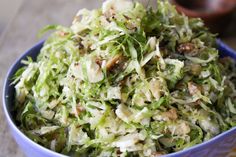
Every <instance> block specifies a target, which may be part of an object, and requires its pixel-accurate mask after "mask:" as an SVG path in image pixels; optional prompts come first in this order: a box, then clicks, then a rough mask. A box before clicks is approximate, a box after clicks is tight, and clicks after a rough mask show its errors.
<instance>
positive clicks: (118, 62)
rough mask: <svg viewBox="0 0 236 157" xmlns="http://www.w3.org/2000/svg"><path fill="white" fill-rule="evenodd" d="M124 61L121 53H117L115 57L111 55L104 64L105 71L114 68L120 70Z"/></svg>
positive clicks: (113, 69)
mask: <svg viewBox="0 0 236 157" xmlns="http://www.w3.org/2000/svg"><path fill="white" fill-rule="evenodd" d="M124 61H125V58H124V57H123V56H122V55H121V54H118V55H116V56H115V57H113V58H112V59H111V60H109V61H108V62H107V64H106V69H107V71H110V72H112V71H115V70H117V69H118V70H120V69H123V67H124V65H125V64H123V63H124Z"/></svg>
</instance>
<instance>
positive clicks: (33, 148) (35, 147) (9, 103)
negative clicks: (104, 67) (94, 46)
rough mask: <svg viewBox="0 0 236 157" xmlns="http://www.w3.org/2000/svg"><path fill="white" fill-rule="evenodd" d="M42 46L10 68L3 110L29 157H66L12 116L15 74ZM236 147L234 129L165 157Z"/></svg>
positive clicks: (221, 156) (224, 51) (217, 156)
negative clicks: (32, 136)
mask: <svg viewBox="0 0 236 157" xmlns="http://www.w3.org/2000/svg"><path fill="white" fill-rule="evenodd" d="M217 43H218V49H219V50H220V54H221V55H222V56H230V57H232V58H234V59H235V60H236V52H235V51H233V50H232V49H231V48H229V47H228V46H227V45H225V44H224V43H223V42H221V41H220V40H218V41H217ZM42 46H43V42H40V43H38V44H37V45H35V46H34V47H33V48H31V49H30V50H28V51H26V52H25V53H24V54H23V55H22V56H21V57H20V58H19V59H18V60H17V61H16V62H15V63H14V64H13V66H12V67H11V68H10V70H9V72H8V74H7V77H6V80H5V83H4V89H3V108H4V112H5V115H6V119H7V121H8V124H9V126H10V130H11V133H12V135H13V137H14V138H15V140H16V142H17V143H18V145H19V146H20V147H21V149H22V150H23V151H24V153H25V154H26V155H27V156H28V157H66V156H65V155H62V154H58V153H56V152H53V151H51V150H49V149H47V148H44V147H43V146H40V145H39V144H37V143H35V142H33V141H32V140H31V139H29V138H28V137H27V136H26V135H24V134H23V133H22V132H21V131H20V130H19V129H18V128H17V126H16V124H15V122H14V119H13V116H12V115H13V114H14V113H13V112H12V109H13V108H14V107H13V106H14V94H15V89H14V86H13V85H11V82H12V80H11V78H12V77H13V75H14V74H15V72H16V71H17V70H18V69H19V68H20V67H22V66H23V64H22V63H21V60H22V59H26V57H27V56H31V57H32V58H33V59H36V57H37V55H38V54H39V52H40V49H41V48H42ZM235 147H236V128H233V129H231V130H228V131H226V132H224V133H222V134H220V135H218V136H216V137H214V138H213V139H211V140H209V141H207V142H204V143H202V144H198V145H196V146H194V147H191V148H188V149H185V150H183V151H179V152H176V153H172V154H168V155H165V157H225V156H226V154H227V153H228V152H230V151H231V150H232V149H233V148H235Z"/></svg>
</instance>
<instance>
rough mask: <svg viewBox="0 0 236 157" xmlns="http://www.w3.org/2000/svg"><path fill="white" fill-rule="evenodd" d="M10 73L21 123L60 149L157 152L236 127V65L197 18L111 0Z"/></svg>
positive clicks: (83, 14)
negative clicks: (220, 49)
mask: <svg viewBox="0 0 236 157" xmlns="http://www.w3.org/2000/svg"><path fill="white" fill-rule="evenodd" d="M52 29H53V30H55V32H54V33H53V34H52V35H51V36H50V37H49V38H48V39H47V40H46V41H45V43H44V45H43V47H42V48H41V50H40V53H39V54H38V56H37V59H36V60H33V59H32V58H30V57H28V59H27V60H23V61H22V63H23V64H24V65H25V66H23V67H22V68H20V69H19V70H18V71H17V72H16V73H15V75H14V81H13V82H12V84H13V85H14V87H15V105H14V110H15V112H16V114H15V116H14V118H15V121H16V124H17V125H18V127H19V129H20V130H21V131H22V132H23V133H24V134H25V135H26V136H28V137H29V138H30V139H32V140H33V141H34V142H36V143H38V144H40V145H42V146H44V147H46V148H48V149H51V150H53V151H55V152H58V153H61V154H64V155H68V156H80V157H83V156H84V157H87V156H90V157H97V156H101V157H109V156H115V157H116V156H117V157H118V156H119V157H126V156H132V157H133V156H140V157H150V156H153V157H156V156H160V155H165V154H169V153H174V152H178V151H181V150H183V149H187V148H189V147H192V146H194V145H197V144H200V143H203V142H205V141H208V140H210V139H211V138H213V137H215V136H217V135H219V134H221V133H222V132H224V131H227V130H229V129H231V128H233V127H235V125H236V88H235V83H236V69H235V63H234V61H232V60H231V59H229V58H219V52H218V50H217V46H216V36H215V35H214V34H211V33H210V32H209V31H208V29H207V28H206V27H205V26H204V24H203V22H202V20H201V19H198V18H188V17H186V16H185V15H182V14H179V13H178V12H177V11H176V10H175V7H174V6H172V5H171V4H170V3H169V2H168V1H160V0H158V1H157V9H156V10H153V9H151V8H147V7H145V6H143V5H142V4H140V3H138V2H132V1H128V0H107V1H105V2H104V3H103V5H102V8H100V9H96V10H91V11H90V10H87V9H82V10H80V11H79V12H78V13H77V15H76V16H75V18H74V20H73V23H72V25H71V27H63V26H60V25H51V26H47V27H46V28H45V29H43V30H42V31H41V33H45V32H46V31H48V30H52Z"/></svg>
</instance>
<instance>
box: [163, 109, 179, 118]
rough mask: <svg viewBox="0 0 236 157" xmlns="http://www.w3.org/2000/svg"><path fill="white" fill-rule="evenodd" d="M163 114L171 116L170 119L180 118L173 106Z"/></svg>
mask: <svg viewBox="0 0 236 157" xmlns="http://www.w3.org/2000/svg"><path fill="white" fill-rule="evenodd" d="M163 116H165V117H167V118H169V119H170V120H176V119H177V118H178V115H177V111H176V109H175V108H171V109H170V110H169V111H167V112H164V113H163Z"/></svg>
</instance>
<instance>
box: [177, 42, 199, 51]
mask: <svg viewBox="0 0 236 157" xmlns="http://www.w3.org/2000/svg"><path fill="white" fill-rule="evenodd" d="M194 49H195V46H194V44H192V43H183V44H180V45H179V46H178V48H177V50H178V52H180V53H191V52H192V51H193V50H194Z"/></svg>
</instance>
